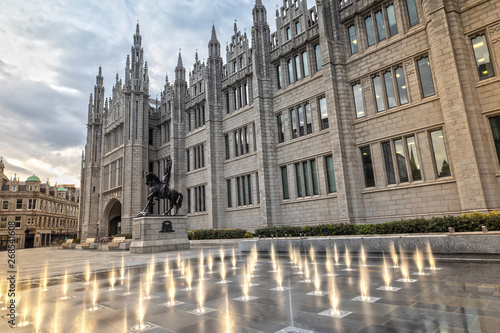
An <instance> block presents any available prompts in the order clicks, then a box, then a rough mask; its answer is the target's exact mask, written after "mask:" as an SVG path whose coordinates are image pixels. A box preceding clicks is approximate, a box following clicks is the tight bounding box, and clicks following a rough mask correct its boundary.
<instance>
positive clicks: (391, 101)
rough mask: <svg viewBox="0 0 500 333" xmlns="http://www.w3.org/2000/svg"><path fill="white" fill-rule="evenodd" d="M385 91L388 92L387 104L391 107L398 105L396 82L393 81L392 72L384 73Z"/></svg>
mask: <svg viewBox="0 0 500 333" xmlns="http://www.w3.org/2000/svg"><path fill="white" fill-rule="evenodd" d="M384 83H385V92H386V94H387V105H388V106H389V109H391V108H393V107H395V106H396V95H395V94H394V84H393V83H392V73H391V72H385V73H384Z"/></svg>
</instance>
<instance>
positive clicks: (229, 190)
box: [226, 179, 233, 207]
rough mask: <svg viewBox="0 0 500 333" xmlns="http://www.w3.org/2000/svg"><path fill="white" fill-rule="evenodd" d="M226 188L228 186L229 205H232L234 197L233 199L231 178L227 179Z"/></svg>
mask: <svg viewBox="0 0 500 333" xmlns="http://www.w3.org/2000/svg"><path fill="white" fill-rule="evenodd" d="M226 188H227V206H228V207H232V206H233V203H232V199H231V179H227V180H226Z"/></svg>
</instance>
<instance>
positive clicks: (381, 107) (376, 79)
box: [373, 75, 385, 112]
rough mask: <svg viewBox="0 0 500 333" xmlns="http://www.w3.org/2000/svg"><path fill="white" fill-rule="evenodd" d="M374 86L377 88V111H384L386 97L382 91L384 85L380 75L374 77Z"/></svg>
mask: <svg viewBox="0 0 500 333" xmlns="http://www.w3.org/2000/svg"><path fill="white" fill-rule="evenodd" d="M373 88H374V90H375V101H376V103H377V111H378V112H380V111H384V110H385V106H384V99H383V96H384V94H383V93H382V85H381V83H380V76H378V75H377V76H375V77H374V78H373Z"/></svg>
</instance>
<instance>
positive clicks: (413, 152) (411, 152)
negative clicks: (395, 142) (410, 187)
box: [406, 136, 422, 181]
mask: <svg viewBox="0 0 500 333" xmlns="http://www.w3.org/2000/svg"><path fill="white" fill-rule="evenodd" d="M406 146H407V148H408V159H409V162H410V171H411V176H412V180H414V181H415V180H422V173H421V171H420V163H419V162H418V154H417V144H416V142H415V137H414V136H409V137H407V138H406Z"/></svg>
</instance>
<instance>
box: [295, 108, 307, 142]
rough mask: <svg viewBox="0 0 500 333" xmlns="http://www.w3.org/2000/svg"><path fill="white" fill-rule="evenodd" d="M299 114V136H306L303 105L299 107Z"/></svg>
mask: <svg viewBox="0 0 500 333" xmlns="http://www.w3.org/2000/svg"><path fill="white" fill-rule="evenodd" d="M297 114H298V116H299V136H304V125H305V124H304V110H303V108H302V106H299V107H298V108H297Z"/></svg>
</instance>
